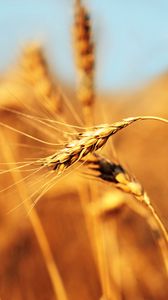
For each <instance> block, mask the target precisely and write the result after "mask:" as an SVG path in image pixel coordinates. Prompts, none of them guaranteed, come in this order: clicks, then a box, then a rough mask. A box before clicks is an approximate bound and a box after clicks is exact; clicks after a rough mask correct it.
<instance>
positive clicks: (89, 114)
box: [73, 0, 95, 125]
mask: <svg viewBox="0 0 168 300" xmlns="http://www.w3.org/2000/svg"><path fill="white" fill-rule="evenodd" d="M73 45H74V52H75V61H76V67H77V75H78V76H77V79H78V81H77V96H78V99H79V101H80V102H81V104H82V110H83V115H84V121H85V124H87V125H88V124H89V125H90V124H92V123H93V111H92V107H93V104H94V96H95V92H94V67H95V57H94V44H93V40H92V29H91V22H90V15H89V13H88V11H87V9H86V7H85V6H84V5H83V4H81V1H79V0H77V1H75V16H74V24H73Z"/></svg>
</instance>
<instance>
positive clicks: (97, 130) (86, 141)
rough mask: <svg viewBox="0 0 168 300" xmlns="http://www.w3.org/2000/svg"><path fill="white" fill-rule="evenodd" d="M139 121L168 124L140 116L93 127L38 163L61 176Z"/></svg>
mask: <svg viewBox="0 0 168 300" xmlns="http://www.w3.org/2000/svg"><path fill="white" fill-rule="evenodd" d="M139 120H159V121H162V122H166V123H168V120H166V119H163V118H158V117H151V116H143V117H142V116H139V117H132V118H127V119H123V120H122V121H119V122H116V123H113V124H111V125H108V124H105V125H100V126H97V127H93V128H91V129H90V130H87V131H84V132H82V133H79V134H78V135H77V136H76V139H74V140H72V141H70V142H69V143H68V144H67V145H66V146H65V148H63V149H61V150H59V151H57V152H56V153H54V154H53V155H50V156H48V157H45V158H43V159H40V160H38V161H37V163H38V164H41V165H44V166H47V167H50V168H51V169H52V170H55V171H56V172H57V173H58V174H61V173H62V172H63V171H64V170H66V169H67V168H69V167H70V166H72V165H73V164H74V163H76V162H78V161H80V160H81V159H83V158H84V157H85V156H86V155H88V154H89V153H93V152H95V151H97V150H99V149H100V148H102V147H103V146H104V145H105V144H106V142H107V140H108V139H109V137H110V136H112V135H113V134H115V133H117V132H118V131H119V130H121V129H123V128H125V127H127V126H129V125H131V124H132V123H134V122H136V121H139Z"/></svg>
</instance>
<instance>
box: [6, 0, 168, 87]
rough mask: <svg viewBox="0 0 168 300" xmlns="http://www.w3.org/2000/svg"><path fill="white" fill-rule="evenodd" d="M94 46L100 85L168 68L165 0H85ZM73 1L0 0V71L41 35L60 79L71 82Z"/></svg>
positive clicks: (130, 83)
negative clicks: (91, 25) (88, 9)
mask: <svg viewBox="0 0 168 300" xmlns="http://www.w3.org/2000/svg"><path fill="white" fill-rule="evenodd" d="M84 3H86V4H87V5H88V6H89V7H90V11H91V14H92V16H93V19H94V22H93V27H94V39H95V42H96V45H97V54H96V56H97V66H96V68H97V76H96V84H97V87H98V88H100V89H106V90H107V89H109V90H111V89H126V88H132V87H136V86H139V85H141V84H143V83H144V82H146V81H147V80H150V79H151V78H153V77H154V76H156V75H157V74H160V73H162V72H165V71H166V70H168V1H167V0H141V1H138V0H126V1H125V0H103V1H102V0H90V1H89V0H84ZM72 4H73V0H72V1H71V0H25V1H23V0H0V45H1V46H0V58H1V59H0V73H2V72H3V71H4V70H5V69H7V68H8V67H10V65H11V64H14V63H15V61H16V58H19V53H20V49H21V48H22V47H23V46H24V45H25V43H28V42H31V41H36V40H39V41H40V42H41V43H42V44H43V45H44V47H45V50H46V53H47V56H48V59H49V61H50V64H51V66H52V68H53V70H54V71H55V72H57V73H58V75H59V76H60V78H61V79H63V80H66V81H68V82H69V83H74V82H75V70H74V64H73V51H72V45H71V41H72V37H71V24H72V19H73V5H72Z"/></svg>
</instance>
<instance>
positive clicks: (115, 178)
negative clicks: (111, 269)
mask: <svg viewBox="0 0 168 300" xmlns="http://www.w3.org/2000/svg"><path fill="white" fill-rule="evenodd" d="M87 165H88V166H89V168H90V169H91V170H92V171H94V172H97V174H95V176H97V177H99V178H101V179H102V180H105V181H108V182H112V183H113V184H114V186H115V187H117V188H119V189H120V190H122V191H123V192H126V193H129V194H131V195H133V196H134V198H135V199H136V200H137V201H138V203H140V204H141V205H143V206H145V209H146V210H147V212H148V214H147V216H146V214H145V215H143V216H145V218H146V219H147V222H148V224H149V225H150V228H151V229H152V231H154V232H155V231H157V232H159V246H160V250H161V253H162V256H163V260H164V263H165V267H166V270H167V273H168V233H167V231H166V228H165V226H164V224H163V223H162V221H161V219H160V218H159V216H158V215H157V213H156V211H155V210H154V208H153V206H152V204H151V201H150V199H149V197H148V195H147V193H146V192H145V191H144V189H143V187H142V186H141V184H140V183H139V182H138V181H137V180H135V179H134V178H133V176H130V174H128V172H127V171H126V170H125V169H124V168H123V167H122V166H121V165H120V164H116V163H114V162H111V161H109V160H107V159H106V158H104V157H101V156H98V155H94V157H93V158H92V159H91V160H88V161H87ZM151 217H152V218H151ZM153 221H154V222H153Z"/></svg>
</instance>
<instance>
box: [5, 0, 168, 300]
mask: <svg viewBox="0 0 168 300" xmlns="http://www.w3.org/2000/svg"><path fill="white" fill-rule="evenodd" d="M82 3H83V4H84V5H86V7H87V8H88V11H89V12H90V15H91V24H92V37H93V41H94V45H95V72H94V75H95V78H94V76H93V78H92V76H91V80H92V79H93V80H95V84H94V85H93V87H92V88H95V89H94V93H93V97H94V96H95V99H94V100H95V104H94V105H93V111H92V118H93V119H94V121H95V123H96V124H101V123H109V124H110V123H112V122H113V121H118V120H121V119H122V118H126V117H128V116H136V115H157V116H160V117H165V118H167V117H168V104H167V103H168V102H167V101H168V73H167V70H168V18H167V11H168V2H167V1H166V0H165V1H164V0H160V1H155V0H153V1H151V0H149V1H144V0H142V1H139V2H138V1H133V0H128V1H123V0H120V1H107V0H104V1H99V0H93V1H89V0H87V1H85V0H84V1H82ZM73 22H74V1H71V0H61V1H59V0H36V1H33V0H28V1H21V0H1V1H0V45H1V47H0V146H1V149H0V157H1V160H0V261H1V264H0V299H1V300H11V299H12V300H13V299H14V300H22V299H24V300H25V299H26V300H35V299H40V300H53V299H57V300H79V299H81V300H98V299H99V300H113V299H114V300H135V299H136V300H146V299H149V300H167V297H168V287H167V278H168V274H167V271H166V266H165V260H164V259H165V258H163V257H162V251H161V249H162V250H163V249H164V247H165V244H164V245H162V242H163V241H162V240H161V239H160V234H159V232H158V231H157V230H156V231H155V230H151V228H150V225H149V224H150V222H149V220H148V219H147V216H146V214H144V213H141V209H140V208H139V207H138V208H136V209H135V207H134V202H135V199H134V198H132V196H131V195H128V194H127V195H126V194H125V193H123V192H121V191H118V190H117V189H116V188H115V186H114V185H112V184H111V183H108V184H107V183H106V182H99V181H97V180H95V178H94V180H93V181H90V178H88V177H87V176H86V175H87V174H83V173H82V172H79V170H76V171H75V170H74V172H72V173H71V174H70V176H69V177H68V176H65V177H64V176H63V179H62V180H60V181H59V182H56V184H55V185H54V187H53V188H52V189H51V190H49V191H47V193H46V194H44V195H41V199H40V201H39V202H38V203H37V205H36V206H35V208H34V209H32V210H31V204H32V203H31V201H29V200H31V199H30V198H31V197H30V196H32V195H33V193H35V191H36V190H37V195H39V194H40V192H42V191H43V189H44V187H45V183H46V181H45V180H46V178H48V177H45V175H46V174H43V173H42V174H41V173H40V172H37V173H35V174H34V175H32V176H31V177H26V180H23V177H25V176H28V175H27V173H24V172H20V170H19V168H18V169H17V167H18V166H20V163H21V162H22V161H25V160H26V161H27V160H28V158H29V159H30V158H31V159H33V158H39V157H40V158H41V157H45V156H47V155H49V154H53V151H54V152H55V151H56V150H57V148H56V149H55V147H54V149H53V147H51V145H46V144H45V145H44V144H43V145H42V144H40V143H39V142H38V141H35V140H31V139H28V138H27V137H26V136H24V135H22V134H21V131H23V132H26V133H28V134H29V135H32V136H34V137H35V138H40V139H44V140H45V141H47V142H50V143H58V142H59V143H60V141H62V138H63V137H66V138H67V136H66V134H65V136H64V135H63V131H66V130H67V129H68V130H72V128H71V129H70V128H68V127H61V125H60V124H59V126H60V127H59V129H61V130H62V131H61V133H57V132H56V130H55V129H54V128H51V127H49V126H48V125H51V123H46V124H47V126H48V127H45V126H44V124H43V125H42V124H41V123H40V121H39V119H38V118H37V116H38V117H42V118H45V121H46V118H47V119H48V118H51V120H52V121H55V120H57V121H58V122H60V121H61V122H65V123H66V124H67V123H70V124H74V125H78V126H79V125H80V126H81V122H82V121H84V116H83V114H82V109H83V108H82V105H81V103H79V101H78V97H79V96H78V88H79V87H78V86H77V84H79V82H80V80H79V81H78V76H79V73H78V72H76V71H78V70H76V69H78V67H77V66H76V63H75V57H74V56H75V55H74V41H73V37H72V33H73V29H74V28H73ZM39 45H40V46H39ZM91 75H92V74H91ZM60 103H61V104H60ZM21 113H24V114H27V115H29V116H33V117H36V119H34V120H32V119H31V118H29V117H28V118H27V119H26V118H24V116H23V115H21ZM78 121H79V122H78ZM46 122H47V121H46ZM4 124H6V125H7V126H8V127H7V126H6V125H5V126H4ZM53 124H54V123H52V125H53ZM9 126H11V127H9ZM56 126H57V129H58V124H57V125H56ZM12 128H14V129H16V130H19V132H17V131H16V130H15V131H13V130H12ZM75 134H76V132H75ZM111 140H112V139H111ZM111 140H110V141H108V144H107V146H106V147H105V149H103V151H102V152H101V154H102V153H103V154H104V155H105V156H107V157H108V159H110V160H111V161H113V160H114V161H117V163H120V164H121V165H122V166H124V168H125V169H126V170H127V171H128V172H129V173H130V174H132V176H135V178H137V180H139V182H140V183H141V184H142V186H143V188H144V190H145V191H147V193H148V194H149V196H150V198H151V201H152V204H153V206H154V208H155V210H156V211H157V213H158V215H159V216H160V218H161V220H162V222H163V223H164V224H165V227H166V228H167V227H168V217H167V216H168V205H167V191H168V185H167V175H168V174H167V165H168V155H167V151H168V134H167V127H166V125H165V124H163V123H159V122H154V121H149V122H146V121H145V122H144V123H143V124H142V123H139V124H135V125H133V126H132V127H129V128H128V129H125V130H124V131H121V132H119V133H118V134H116V135H115V136H114V138H113V140H112V141H111ZM114 149H115V151H114ZM29 167H30V166H29ZM36 168H37V166H36ZM8 169H14V170H16V172H8ZM30 171H31V168H30ZM47 171H48V169H47ZM25 172H27V170H26V171H25ZM25 174H26V175H25ZM92 179H93V178H92ZM47 180H48V179H47ZM16 182H18V183H19V184H18V185H16ZM90 182H91V184H90ZM49 186H50V185H49ZM9 187H10V188H9ZM34 195H35V196H37V195H36V193H35V194H34ZM37 197H38V196H37ZM36 199H37V198H36ZM25 200H26V201H25ZM27 200H28V201H27ZM32 200H34V199H32ZM127 201H128V202H127ZM133 201H134V202H133ZM21 203H22V205H21ZM128 203H131V205H130V204H129V205H128ZM30 210H31V213H30ZM101 210H102V211H103V213H102V212H101ZM95 224H96V225H95ZM96 226H98V227H96ZM163 252H164V251H163ZM11 297H12V298H11Z"/></svg>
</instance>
